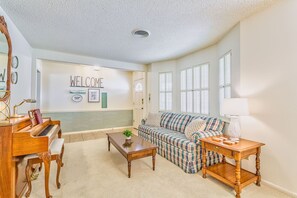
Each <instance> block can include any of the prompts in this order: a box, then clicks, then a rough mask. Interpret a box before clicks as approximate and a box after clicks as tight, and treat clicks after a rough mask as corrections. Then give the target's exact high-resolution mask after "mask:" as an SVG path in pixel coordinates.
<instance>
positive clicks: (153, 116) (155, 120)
mask: <svg viewBox="0 0 297 198" xmlns="http://www.w3.org/2000/svg"><path fill="white" fill-rule="evenodd" d="M160 122H161V114H159V113H149V114H148V116H147V120H146V122H145V125H148V126H154V127H160Z"/></svg>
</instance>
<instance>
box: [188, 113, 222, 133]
mask: <svg viewBox="0 0 297 198" xmlns="http://www.w3.org/2000/svg"><path fill="white" fill-rule="evenodd" d="M195 119H202V120H205V121H206V127H205V129H204V130H205V131H220V132H222V130H223V128H224V125H225V122H223V121H222V120H220V119H218V118H213V117H206V116H192V117H191V118H190V121H189V123H190V122H191V121H192V120H195Z"/></svg>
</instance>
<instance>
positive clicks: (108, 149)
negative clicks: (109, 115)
mask: <svg viewBox="0 0 297 198" xmlns="http://www.w3.org/2000/svg"><path fill="white" fill-rule="evenodd" d="M107 140H108V151H110V141H109V137H108V138H107Z"/></svg>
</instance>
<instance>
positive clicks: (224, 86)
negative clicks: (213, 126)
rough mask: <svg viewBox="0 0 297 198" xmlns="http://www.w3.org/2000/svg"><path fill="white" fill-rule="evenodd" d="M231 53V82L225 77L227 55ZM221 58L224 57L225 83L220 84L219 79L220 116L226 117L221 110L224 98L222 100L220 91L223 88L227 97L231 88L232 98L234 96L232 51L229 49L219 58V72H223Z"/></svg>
mask: <svg viewBox="0 0 297 198" xmlns="http://www.w3.org/2000/svg"><path fill="white" fill-rule="evenodd" d="M229 54H230V83H226V81H225V79H226V73H227V72H226V57H227V56H228V55H229ZM221 59H224V69H223V72H224V82H223V84H220V79H219V107H220V108H219V113H220V116H222V117H225V115H224V114H222V112H221V106H222V100H221V94H220V91H221V89H223V90H224V98H226V90H227V88H229V89H230V98H232V51H231V50H230V51H228V52H227V53H225V54H224V55H223V56H221V57H220V58H219V72H221V69H220V67H221V65H220V62H221ZM220 76H221V74H220V73H219V78H220Z"/></svg>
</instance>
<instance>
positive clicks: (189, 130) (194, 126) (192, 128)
mask: <svg viewBox="0 0 297 198" xmlns="http://www.w3.org/2000/svg"><path fill="white" fill-rule="evenodd" d="M205 126H206V121H205V120H202V119H195V120H192V122H190V123H189V124H188V125H187V126H186V128H185V135H186V137H187V139H188V140H190V141H192V142H193V133H194V132H196V131H202V130H204V129H205Z"/></svg>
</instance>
